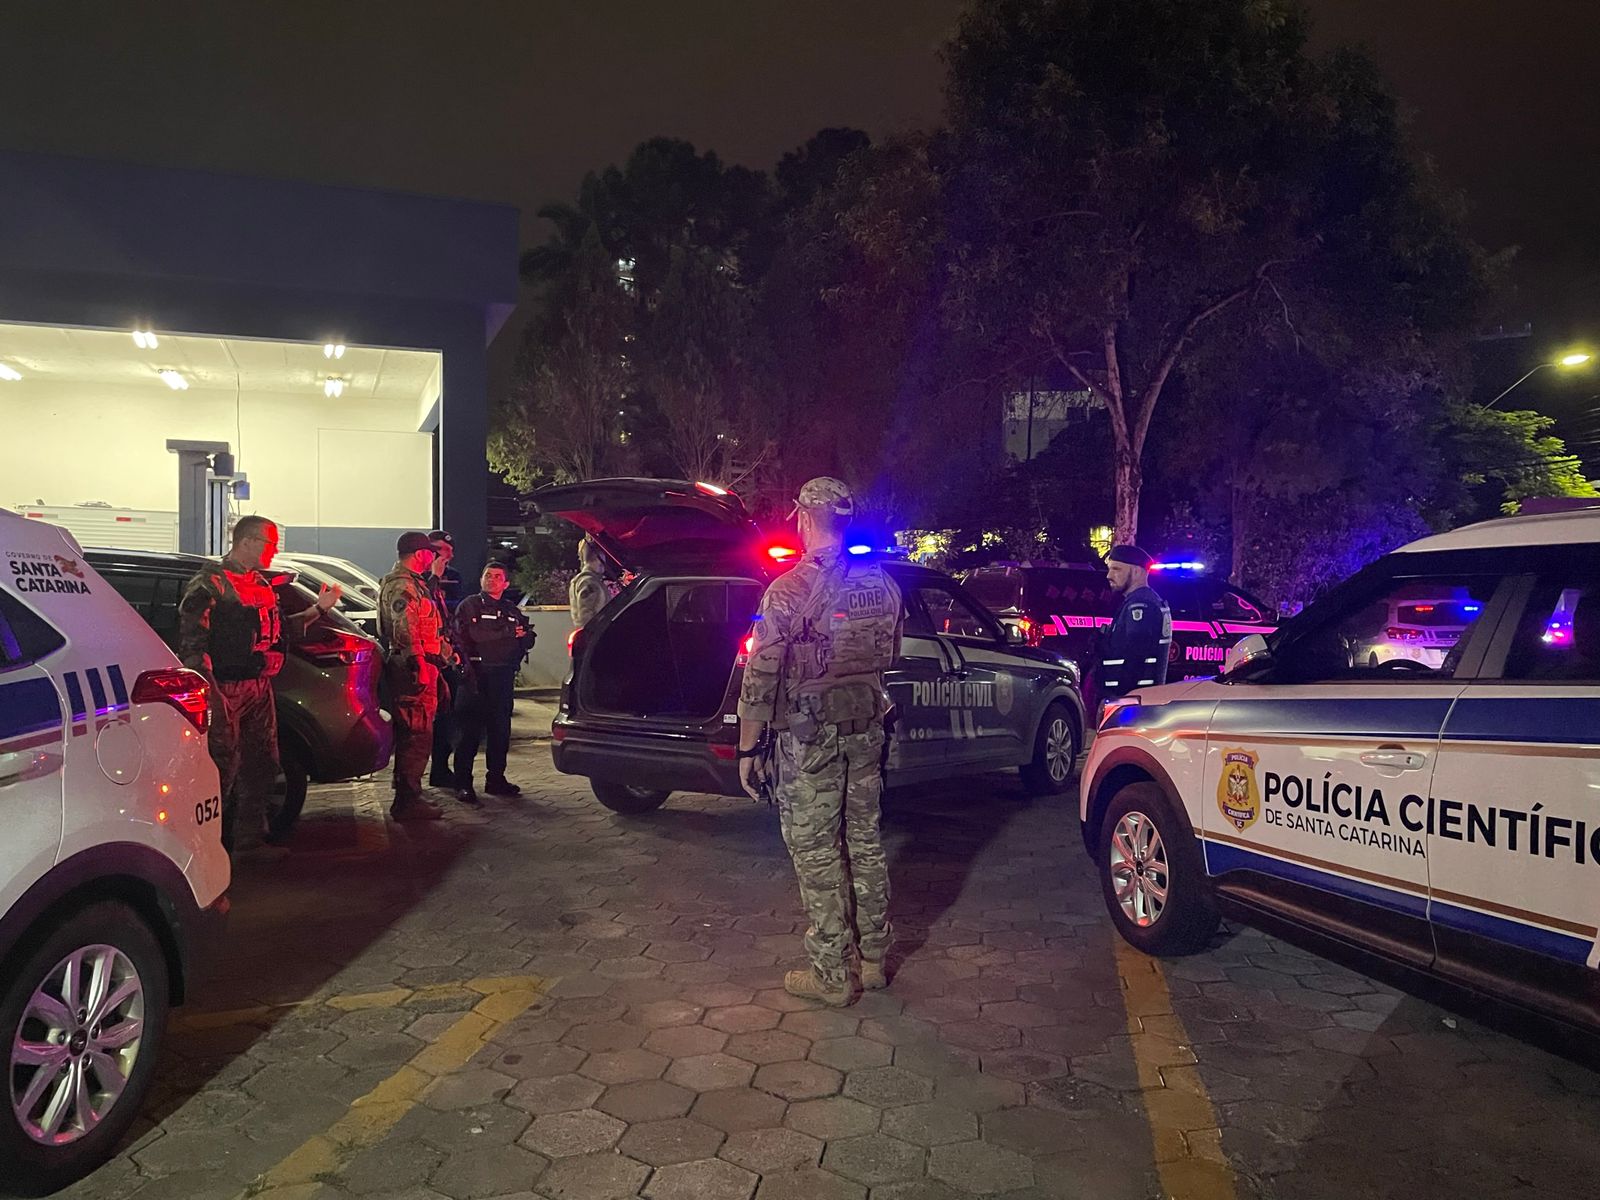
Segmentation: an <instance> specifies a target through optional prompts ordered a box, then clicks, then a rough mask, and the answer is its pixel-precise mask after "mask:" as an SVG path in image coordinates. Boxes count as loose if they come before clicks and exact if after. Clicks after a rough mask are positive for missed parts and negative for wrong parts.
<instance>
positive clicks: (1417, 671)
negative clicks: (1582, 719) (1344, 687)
mask: <svg viewBox="0 0 1600 1200" xmlns="http://www.w3.org/2000/svg"><path fill="white" fill-rule="evenodd" d="M1499 583H1500V577H1499V576H1497V575H1460V576H1433V577H1417V576H1411V577H1405V578H1399V579H1396V578H1385V577H1382V576H1379V577H1376V578H1375V579H1374V580H1373V581H1372V583H1371V585H1370V586H1369V587H1367V588H1364V589H1362V590H1360V591H1358V592H1354V593H1349V592H1347V593H1344V594H1342V595H1341V596H1339V597H1338V599H1337V600H1334V599H1333V598H1331V597H1330V599H1329V600H1328V601H1326V602H1323V604H1322V605H1318V606H1313V609H1311V610H1308V611H1307V613H1306V614H1305V618H1304V619H1303V621H1302V622H1301V623H1300V624H1299V625H1298V626H1297V627H1296V629H1295V631H1294V635H1293V636H1292V637H1291V638H1288V639H1286V640H1284V641H1283V642H1281V643H1279V644H1278V645H1277V646H1276V647H1275V648H1274V651H1273V663H1272V667H1271V669H1270V672H1269V678H1270V679H1271V681H1273V682H1284V683H1313V682H1340V681H1345V680H1365V681H1385V680H1400V681H1404V682H1416V681H1426V680H1430V679H1432V680H1449V679H1452V678H1454V677H1455V673H1456V669H1457V666H1458V665H1459V663H1460V662H1461V658H1462V654H1463V652H1464V651H1465V649H1466V645H1467V639H1468V636H1469V634H1470V632H1471V631H1472V629H1473V628H1474V626H1475V625H1476V623H1477V621H1478V618H1479V617H1480V616H1481V615H1482V613H1483V610H1484V608H1485V607H1486V606H1487V605H1488V603H1489V600H1490V598H1491V597H1492V596H1493V594H1494V592H1495V589H1496V587H1497V586H1498V585H1499ZM1323 608H1326V611H1322V609H1323Z"/></svg>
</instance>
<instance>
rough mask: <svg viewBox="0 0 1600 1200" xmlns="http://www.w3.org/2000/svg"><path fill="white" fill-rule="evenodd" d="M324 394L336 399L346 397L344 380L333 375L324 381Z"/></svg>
mask: <svg viewBox="0 0 1600 1200" xmlns="http://www.w3.org/2000/svg"><path fill="white" fill-rule="evenodd" d="M322 394H323V395H324V396H331V397H333V398H335V399H337V398H338V397H340V396H342V395H344V380H342V379H335V378H334V377H333V376H332V375H330V376H328V378H327V379H325V380H323V381H322Z"/></svg>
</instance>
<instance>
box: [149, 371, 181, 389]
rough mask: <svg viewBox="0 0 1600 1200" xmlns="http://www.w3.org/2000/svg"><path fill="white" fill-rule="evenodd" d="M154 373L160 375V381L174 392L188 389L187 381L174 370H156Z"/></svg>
mask: <svg viewBox="0 0 1600 1200" xmlns="http://www.w3.org/2000/svg"><path fill="white" fill-rule="evenodd" d="M156 374H157V375H159V376H161V382H162V383H164V384H166V385H167V386H168V387H169V388H171V389H172V390H173V391H175V392H186V391H188V390H189V381H188V380H187V379H185V378H184V377H183V376H182V375H179V374H178V373H177V372H176V371H173V370H166V371H157V372H156Z"/></svg>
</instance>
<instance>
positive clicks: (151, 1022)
mask: <svg viewBox="0 0 1600 1200" xmlns="http://www.w3.org/2000/svg"><path fill="white" fill-rule="evenodd" d="M167 970H168V966H167V961H166V956H165V954H163V952H162V950H161V946H160V944H159V943H158V942H157V941H156V938H155V935H154V934H152V933H151V931H150V929H149V927H148V926H147V925H146V924H145V923H144V922H143V921H142V920H141V919H140V918H139V916H138V914H136V913H135V912H133V910H131V909H130V908H128V907H127V906H126V905H124V904H119V903H116V902H105V903H100V904H94V905H91V906H89V907H87V908H84V909H82V910H80V911H79V912H77V913H75V914H73V915H72V916H70V917H68V918H67V919H66V920H65V921H64V922H62V923H61V924H60V925H59V926H58V927H57V928H55V929H54V930H53V931H52V932H50V933H49V934H48V935H47V936H46V937H45V938H44V940H43V942H42V944H40V945H39V946H38V948H37V949H36V950H34V951H33V953H32V954H30V955H29V956H28V957H27V959H26V961H24V962H23V963H22V964H21V965H20V967H19V968H18V969H17V970H16V971H15V972H11V973H10V975H11V977H10V979H8V980H7V981H6V983H5V985H4V988H5V992H4V997H3V998H0V1037H3V1038H4V1039H5V1040H4V1042H3V1043H0V1045H3V1046H4V1047H5V1048H6V1055H7V1061H6V1104H5V1109H4V1114H3V1115H0V1179H4V1180H5V1182H4V1184H0V1188H4V1189H9V1191H10V1193H11V1194H14V1195H27V1196H37V1195H44V1194H46V1193H49V1192H53V1191H56V1190H57V1189H59V1188H62V1187H65V1186H66V1185H67V1184H69V1183H71V1182H72V1181H73V1180H75V1179H79V1178H81V1177H82V1176H84V1175H87V1174H88V1173H89V1172H90V1171H92V1170H94V1168H95V1167H97V1166H99V1165H100V1164H101V1163H102V1162H104V1161H105V1160H106V1159H107V1158H109V1157H110V1156H111V1154H112V1152H113V1151H114V1150H115V1149H116V1147H117V1144H118V1142H120V1141H121V1140H122V1135H123V1134H124V1133H126V1132H127V1130H128V1126H129V1125H131V1124H132V1123H133V1119H134V1118H135V1117H136V1116H138V1114H139V1108H140V1105H141V1104H142V1103H143V1100H144V1096H145V1092H146V1091H147V1090H148V1089H149V1086H150V1078H151V1074H152V1072H153V1071H154V1069H155V1063H156V1058H157V1055H158V1054H159V1052H160V1049H161V1040H162V1036H163V1033H164V1031H165V1029H166V1021H167V1005H168V976H167Z"/></svg>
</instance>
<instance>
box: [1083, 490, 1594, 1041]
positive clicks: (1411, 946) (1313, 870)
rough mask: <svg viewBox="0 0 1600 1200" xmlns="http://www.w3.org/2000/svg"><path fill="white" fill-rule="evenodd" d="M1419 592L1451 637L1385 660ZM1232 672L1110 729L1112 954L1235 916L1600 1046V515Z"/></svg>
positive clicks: (1429, 581)
mask: <svg viewBox="0 0 1600 1200" xmlns="http://www.w3.org/2000/svg"><path fill="white" fill-rule="evenodd" d="M1419 595H1423V596H1430V597H1448V598H1449V600H1450V603H1451V604H1452V605H1454V606H1456V607H1455V609H1454V613H1455V614H1456V615H1455V617H1453V619H1456V620H1460V621H1461V622H1463V623H1464V625H1463V628H1462V630H1461V633H1460V636H1459V637H1458V638H1457V639H1455V640H1454V641H1453V643H1452V644H1451V646H1450V648H1449V651H1448V652H1447V653H1446V654H1444V655H1443V656H1441V657H1439V658H1438V659H1437V660H1426V659H1422V660H1419V659H1417V658H1410V657H1390V658H1382V659H1379V660H1377V661H1376V662H1374V660H1373V658H1372V656H1371V654H1370V651H1368V650H1367V649H1366V648H1365V643H1364V642H1363V640H1362V639H1363V638H1365V637H1367V636H1368V632H1369V631H1368V629H1367V626H1368V624H1369V623H1370V618H1371V614H1372V613H1373V612H1374V611H1376V610H1377V609H1378V608H1380V607H1382V608H1384V609H1385V610H1387V609H1388V608H1389V602H1390V600H1391V599H1392V598H1393V597H1396V596H1403V597H1413V598H1414V597H1416V596H1419ZM1235 658H1236V661H1235V662H1234V663H1233V664H1232V665H1231V669H1230V670H1229V671H1228V672H1227V673H1226V674H1225V675H1223V676H1222V677H1221V678H1219V679H1217V680H1208V681H1204V682H1189V683H1184V684H1178V685H1172V686H1167V687H1161V688H1147V689H1143V690H1141V691H1139V692H1137V693H1135V694H1134V695H1132V696H1130V697H1127V698H1126V699H1125V700H1123V701H1115V702H1113V704H1112V705H1111V707H1109V708H1108V709H1107V711H1106V713H1105V716H1104V718H1103V720H1102V723H1101V728H1100V731H1099V735H1098V737H1097V739H1096V741H1095V744H1094V747H1093V750H1092V751H1091V753H1090V755H1089V758H1088V761H1087V763H1086V765H1085V768H1084V774H1083V783H1082V808H1081V816H1082V821H1083V831H1084V838H1085V842H1086V843H1087V845H1088V846H1089V849H1090V852H1091V853H1092V854H1093V856H1094V859H1095V863H1096V866H1097V868H1098V870H1099V873H1100V875H1101V878H1102V882H1103V886H1104V892H1105V897H1106V903H1107V906H1108V908H1109V909H1110V912H1111V915H1112V918H1113V920H1114V921H1115V923H1116V925H1117V928H1118V929H1119V931H1120V932H1121V933H1122V935H1123V937H1125V938H1126V939H1127V940H1128V941H1129V942H1131V943H1132V944H1133V945H1135V946H1137V947H1139V948H1140V949H1142V950H1145V951H1146V952H1148V953H1151V954H1169V953H1182V952H1185V951H1192V950H1196V949H1199V948H1200V947H1202V946H1204V945H1205V943H1206V941H1207V940H1208V938H1209V937H1210V936H1211V934H1212V933H1213V931H1214V930H1215V928H1216V924H1217V917H1218V912H1219V909H1227V910H1229V911H1233V910H1242V911H1243V912H1245V913H1246V914H1249V915H1253V916H1255V917H1257V918H1265V919H1266V920H1267V922H1268V923H1272V922H1273V921H1280V922H1288V923H1290V924H1293V925H1297V926H1301V927H1305V928H1309V929H1312V930H1314V931H1317V932H1320V933H1326V934H1331V935H1333V936H1334V937H1336V938H1339V939H1342V940H1344V941H1346V942H1348V943H1352V944H1355V945H1358V946H1360V947H1363V948H1365V949H1367V950H1371V951H1375V952H1377V953H1379V954H1381V955H1384V956H1387V957H1389V958H1391V959H1395V960H1398V961H1400V962H1403V963H1405V964H1407V965H1409V966H1412V967H1417V968H1422V969H1425V970H1429V971H1433V972H1435V973H1437V974H1439V975H1441V976H1444V977H1448V978H1450V979H1452V980H1454V981H1456V982H1458V983H1463V984H1466V985H1467V986H1469V987H1473V988H1476V989H1480V990H1482V991H1485V992H1492V993H1495V994H1498V995H1500V996H1502V997H1504V998H1509V999H1511V1000H1513V1001H1514V1002H1517V1003H1520V1004H1524V1005H1527V1006H1529V1007H1534V1008H1538V1009H1541V1010H1544V1011H1546V1012H1549V1013H1553V1014H1554V1015H1556V1016H1558V1017H1560V1018H1562V1019H1564V1020H1568V1021H1572V1022H1574V1023H1577V1024H1581V1025H1584V1026H1589V1027H1594V1026H1596V1025H1600V974H1597V972H1596V970H1595V968H1596V966H1597V965H1600V942H1597V940H1596V938H1597V933H1600V509H1586V510H1580V511H1574V512H1565V513H1552V514H1546V515H1538V516H1525V517H1514V518H1510V519H1507V520H1501V521H1492V522H1488V523H1486V524H1482V525H1476V526H1471V527H1469V528H1465V529H1460V530H1456V531H1455V532H1453V533H1447V534H1442V535H1439V536H1437V537H1430V538H1426V539H1424V540H1422V541H1420V542H1416V543H1413V544H1412V545H1410V546H1407V547H1405V548H1404V549H1403V550H1400V551H1398V552H1396V553H1394V554H1391V555H1389V556H1388V557H1386V558H1384V559H1382V560H1380V561H1379V562H1377V563H1375V564H1374V565H1373V566H1371V567H1369V568H1367V569H1366V570H1364V571H1362V572H1360V573H1359V574H1358V575H1356V576H1355V577H1353V578H1352V579H1350V580H1348V581H1347V582H1345V583H1344V584H1342V585H1340V586H1339V587H1338V588H1336V589H1335V590H1333V591H1332V592H1330V593H1328V595H1326V596H1325V597H1323V598H1322V599H1321V600H1319V601H1318V602H1317V603H1315V604H1313V605H1312V606H1310V607H1309V608H1307V609H1306V610H1305V611H1304V612H1303V613H1301V614H1300V615H1299V616H1298V617H1296V618H1295V619H1294V620H1292V621H1290V622H1288V623H1287V624H1285V625H1284V626H1283V627H1282V628H1281V629H1280V630H1278V631H1277V632H1276V633H1275V634H1273V635H1271V636H1270V637H1268V638H1261V637H1252V638H1247V639H1246V640H1245V642H1244V643H1241V646H1240V651H1239V653H1238V654H1237V655H1236V656H1235Z"/></svg>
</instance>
